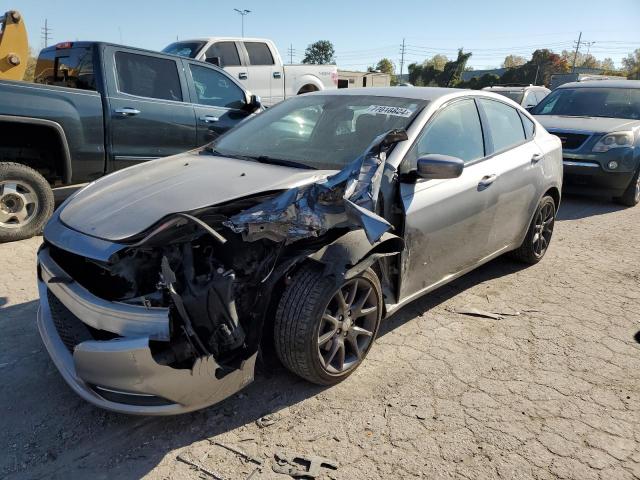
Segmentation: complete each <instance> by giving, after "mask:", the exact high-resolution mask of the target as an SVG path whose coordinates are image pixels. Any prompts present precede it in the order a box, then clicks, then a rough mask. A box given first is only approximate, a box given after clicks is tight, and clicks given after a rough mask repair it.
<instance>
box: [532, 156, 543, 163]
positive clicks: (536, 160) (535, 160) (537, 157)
mask: <svg viewBox="0 0 640 480" xmlns="http://www.w3.org/2000/svg"><path fill="white" fill-rule="evenodd" d="M543 158H544V155H542V154H541V153H534V154H533V157H531V163H534V164H535V163H538V162H539V161H540V160H542V159H543Z"/></svg>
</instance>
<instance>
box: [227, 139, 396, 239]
mask: <svg viewBox="0 0 640 480" xmlns="http://www.w3.org/2000/svg"><path fill="white" fill-rule="evenodd" d="M406 139H407V133H406V131H404V130H391V131H389V132H386V133H383V134H381V135H379V136H378V137H376V138H375V139H374V140H373V142H371V144H370V145H369V147H368V148H367V149H366V150H365V152H364V153H363V154H362V155H360V156H359V157H358V158H356V159H355V160H354V161H353V162H351V163H349V164H348V165H347V166H346V167H344V168H343V169H342V170H340V171H339V172H338V173H336V174H334V175H331V176H330V177H328V178H326V179H322V180H320V181H318V182H315V183H312V184H311V185H307V186H304V187H295V188H291V189H289V190H287V191H285V192H283V193H282V194H280V195H278V196H276V197H275V198H272V199H269V200H266V201H264V202H262V203H259V204H258V205H256V206H254V207H252V208H250V209H248V210H246V211H244V212H242V213H239V214H237V215H234V216H232V217H231V218H230V219H229V220H228V221H226V222H223V223H224V225H225V226H227V227H229V228H230V229H231V230H233V231H234V232H235V233H242V234H243V238H244V239H245V240H248V241H255V240H259V239H261V238H268V239H270V240H273V241H275V242H285V243H286V244H290V243H292V242H295V241H297V240H300V239H303V238H308V237H317V236H319V235H322V234H324V233H326V232H327V231H328V230H330V229H331V228H335V227H345V228H353V227H356V228H362V229H364V232H365V233H366V237H367V240H368V242H369V243H370V244H372V245H373V244H374V243H375V242H377V241H378V240H380V238H381V237H382V235H383V234H384V233H385V232H387V231H388V230H390V229H391V228H392V226H391V224H390V223H389V222H387V221H386V220H385V219H384V218H382V217H381V216H379V215H377V214H376V213H375V211H376V205H377V201H378V193H379V191H380V182H381V179H382V172H383V170H384V166H385V162H386V158H387V150H388V149H389V148H390V147H391V146H392V145H394V144H395V143H397V142H400V141H403V140H406Z"/></svg>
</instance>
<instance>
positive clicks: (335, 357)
mask: <svg viewBox="0 0 640 480" xmlns="http://www.w3.org/2000/svg"><path fill="white" fill-rule="evenodd" d="M381 318H382V293H381V289H380V282H379V280H378V277H377V276H376V274H375V273H374V272H373V271H372V270H371V269H368V270H366V271H364V272H363V273H362V274H361V275H359V276H357V277H355V278H352V279H350V280H346V281H342V282H340V283H339V284H337V285H336V283H335V282H334V281H332V280H331V279H330V278H327V277H325V276H323V274H322V268H319V267H317V266H316V265H312V264H310V265H307V266H305V267H303V268H302V269H301V270H299V271H298V272H297V273H296V275H295V276H294V277H293V279H292V282H291V284H290V285H289V286H288V287H287V289H286V290H285V292H284V294H283V296H282V298H281V300H280V304H279V306H278V310H277V312H276V319H275V325H274V340H275V347H276V352H277V354H278V357H279V358H280V360H281V361H282V363H283V364H284V365H285V366H286V367H287V368H288V369H289V370H291V371H292V372H293V373H295V374H297V375H299V376H300V377H302V378H304V379H306V380H308V381H310V382H313V383H317V384H320V385H332V384H335V383H338V382H339V381H341V380H343V379H344V378H346V377H348V376H349V375H350V374H351V373H352V372H353V371H354V370H355V369H356V368H357V367H358V366H359V365H360V364H361V363H362V361H363V360H364V358H365V357H366V355H367V353H368V352H369V349H370V348H371V345H372V344H373V340H374V339H375V336H376V334H377V332H378V326H379V325H380V319H381Z"/></svg>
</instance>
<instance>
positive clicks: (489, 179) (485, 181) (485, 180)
mask: <svg viewBox="0 0 640 480" xmlns="http://www.w3.org/2000/svg"><path fill="white" fill-rule="evenodd" d="M497 178H498V175H496V174H495V173H494V174H492V175H485V176H484V177H482V180H480V183H478V189H480V190H484V189H485V188H488V187H489V186H491V184H492V183H493V182H495V181H496V179H497Z"/></svg>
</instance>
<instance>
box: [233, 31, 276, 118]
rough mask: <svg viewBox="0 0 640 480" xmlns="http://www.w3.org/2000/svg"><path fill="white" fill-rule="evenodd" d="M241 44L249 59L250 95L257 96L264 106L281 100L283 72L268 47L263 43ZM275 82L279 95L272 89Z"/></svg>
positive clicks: (247, 42)
mask: <svg viewBox="0 0 640 480" xmlns="http://www.w3.org/2000/svg"><path fill="white" fill-rule="evenodd" d="M242 43H243V44H244V48H245V49H246V51H247V57H248V59H249V90H251V93H253V94H254V95H259V96H260V98H261V99H262V103H263V104H264V105H266V106H271V105H273V104H274V103H277V102H279V101H281V100H283V97H284V93H283V90H284V86H283V85H284V72H283V71H282V66H281V65H276V61H275V59H274V58H273V55H272V53H271V49H270V48H269V45H267V44H266V43H265V42H249V41H246V42H242ZM276 73H279V75H276ZM276 77H279V78H276ZM276 82H279V84H280V89H281V90H280V93H279V95H278V92H277V90H276V88H274V87H275V85H274V83H276Z"/></svg>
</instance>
